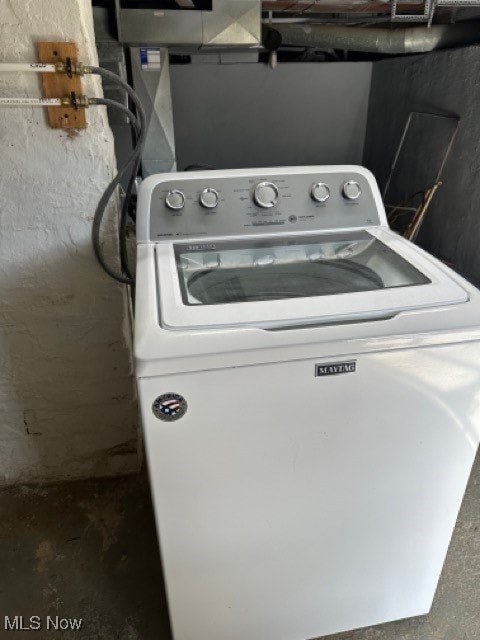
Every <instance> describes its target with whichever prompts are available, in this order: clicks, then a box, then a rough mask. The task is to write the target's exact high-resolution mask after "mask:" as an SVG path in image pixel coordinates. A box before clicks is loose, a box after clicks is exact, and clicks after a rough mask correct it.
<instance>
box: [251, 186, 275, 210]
mask: <svg viewBox="0 0 480 640" xmlns="http://www.w3.org/2000/svg"><path fill="white" fill-rule="evenodd" d="M253 199H254V200H255V203H256V204H257V205H258V206H259V207H263V208H264V209H270V208H271V207H274V206H275V205H276V204H277V202H278V187H277V186H276V185H274V184H273V182H259V183H258V184H257V186H256V187H255V191H254V194H253Z"/></svg>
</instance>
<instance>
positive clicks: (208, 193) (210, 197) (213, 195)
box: [200, 187, 218, 209]
mask: <svg viewBox="0 0 480 640" xmlns="http://www.w3.org/2000/svg"><path fill="white" fill-rule="evenodd" d="M200 204H201V205H202V207H205V209H214V208H215V207H216V206H217V204H218V192H217V191H215V189H211V188H210V187H207V188H206V189H204V190H203V191H202V193H201V194H200Z"/></svg>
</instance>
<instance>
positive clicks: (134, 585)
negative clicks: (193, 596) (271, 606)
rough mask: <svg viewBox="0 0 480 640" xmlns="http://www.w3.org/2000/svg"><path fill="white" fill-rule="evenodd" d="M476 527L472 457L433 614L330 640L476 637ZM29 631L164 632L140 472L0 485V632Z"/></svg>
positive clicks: (75, 638) (95, 639)
mask: <svg viewBox="0 0 480 640" xmlns="http://www.w3.org/2000/svg"><path fill="white" fill-rule="evenodd" d="M479 527H480V458H478V459H477V462H476V465H475V467H474V470H473V473H472V477H471V479H470V484H469V487H468V490H467V494H466V496H465V500H464V503H463V506H462V510H461V513H460V518H459V521H458V524H457V528H456V531H455V535H454V537H453V541H452V544H451V547H450V551H449V554H448V558H447V561H446V565H445V568H444V571H443V575H442V579H441V582H440V586H439V589H438V591H437V595H436V598H435V603H434V606H433V610H432V612H431V614H430V615H429V616H426V617H423V618H416V619H410V620H403V621H400V622H394V623H390V624H386V625H381V626H378V627H375V628H370V629H362V630H359V631H354V632H350V633H344V634H340V635H335V636H330V640H394V639H395V640H399V639H401V640H479V639H480V528H479ZM15 615H19V616H20V615H23V618H24V625H27V624H29V620H28V618H29V617H30V616H33V615H37V616H40V617H41V620H42V624H43V625H45V624H46V620H47V616H48V615H50V616H51V617H52V618H53V620H55V616H57V615H58V616H59V617H60V618H82V619H83V624H82V628H81V629H80V630H79V631H72V630H69V631H68V630H67V631H54V630H53V629H51V630H49V631H48V632H47V630H46V629H45V626H44V627H43V628H42V631H39V632H36V633H35V632H34V631H4V630H3V627H4V616H9V618H10V619H13V617H14V616H15ZM35 637H38V638H42V639H43V638H45V639H46V640H48V639H50V638H51V639H52V640H53V639H54V638H62V639H63V640H80V639H83V638H85V639H88V640H169V638H170V632H169V624H168V616H167V610H166V605H165V594H164V587H163V582H162V575H161V568H160V561H159V555H158V551H157V542H156V535H155V528H154V521H153V515H152V510H151V504H150V494H149V489H148V483H147V480H146V478H145V476H137V477H127V478H121V479H115V480H112V479H109V480H95V481H93V480H92V481H84V482H75V483H68V484H62V485H56V486H48V487H37V488H31V487H29V488H26V487H22V488H11V489H5V490H3V491H1V492H0V638H2V639H3V638H15V639H20V638H30V639H32V638H35ZM225 640H228V638H225ZM245 640H248V638H245ZM265 640H275V638H266V639H265Z"/></svg>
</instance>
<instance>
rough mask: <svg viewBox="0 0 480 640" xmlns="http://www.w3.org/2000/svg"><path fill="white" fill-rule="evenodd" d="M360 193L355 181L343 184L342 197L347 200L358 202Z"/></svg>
mask: <svg viewBox="0 0 480 640" xmlns="http://www.w3.org/2000/svg"><path fill="white" fill-rule="evenodd" d="M361 193H362V190H361V189H360V185H359V184H358V182H355V180H349V181H348V182H344V183H343V187H342V195H343V197H344V198H346V199H347V200H358V198H359V197H360V195H361Z"/></svg>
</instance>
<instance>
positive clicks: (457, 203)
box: [364, 46, 480, 286]
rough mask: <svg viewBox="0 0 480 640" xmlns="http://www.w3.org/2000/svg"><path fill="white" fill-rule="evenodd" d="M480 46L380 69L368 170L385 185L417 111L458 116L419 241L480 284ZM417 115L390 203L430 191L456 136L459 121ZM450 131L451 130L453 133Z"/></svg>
mask: <svg viewBox="0 0 480 640" xmlns="http://www.w3.org/2000/svg"><path fill="white" fill-rule="evenodd" d="M479 74H480V47H479V46H472V47H465V48H463V49H455V50H454V49H449V50H444V51H437V52H434V53H431V54H427V55H420V56H407V57H403V58H402V57H399V58H395V59H392V60H383V61H381V62H376V63H375V64H374V65H373V75H372V85H371V92H370V103H369V115H368V125H367V136H366V145H365V154H364V163H365V165H366V166H367V167H368V168H369V169H371V170H372V171H373V173H374V174H375V175H376V177H377V180H378V181H379V184H380V186H381V187H383V185H384V184H385V182H386V179H387V176H388V173H389V169H390V166H391V163H392V161H393V158H394V155H395V151H396V148H397V145H398V143H399V140H400V137H401V135H402V130H403V127H404V125H405V123H406V120H407V117H408V114H409V113H410V111H421V112H430V113H432V112H433V113H437V114H444V115H447V116H452V115H453V116H458V117H459V118H460V125H459V129H458V133H457V136H456V139H455V142H454V145H453V147H452V150H451V153H450V155H449V157H448V161H447V164H446V165H445V170H444V172H443V177H442V182H443V185H442V186H441V187H440V188H439V190H438V191H437V193H436V195H435V197H434V199H433V200H432V204H431V206H430V209H429V211H428V213H427V216H426V218H425V222H424V225H423V227H422V229H421V231H420V234H419V236H418V244H420V245H421V246H422V247H424V248H425V249H426V250H427V251H429V252H431V253H433V254H434V255H436V256H437V257H438V258H440V259H442V260H444V261H446V262H447V263H449V264H450V265H451V266H452V267H453V268H454V269H456V270H457V271H458V272H459V273H461V274H462V275H463V276H465V277H466V278H467V279H469V280H470V281H472V282H473V283H474V284H476V285H477V286H478V285H480V251H479V250H478V246H479V244H480V224H479V211H480V119H479V117H478V112H479V104H480V83H479V82H478V77H479ZM447 122H448V121H447V120H445V119H439V118H426V117H423V118H416V120H415V123H414V125H413V128H412V132H411V134H409V139H408V142H407V139H406V145H405V150H404V152H402V159H401V167H402V168H401V171H400V173H399V174H397V178H396V179H395V181H394V183H395V184H394V185H393V189H389V194H388V198H387V201H389V202H390V203H391V204H400V203H401V202H402V201H403V200H404V199H405V198H406V197H408V195H411V194H412V193H414V192H415V191H416V190H417V189H419V188H425V187H429V186H431V184H432V182H433V181H434V179H435V175H436V173H437V171H438V168H439V166H440V164H441V159H442V157H443V154H444V151H445V148H446V144H447V143H448V140H449V138H450V133H451V130H452V121H450V124H447ZM448 127H450V130H448Z"/></svg>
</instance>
